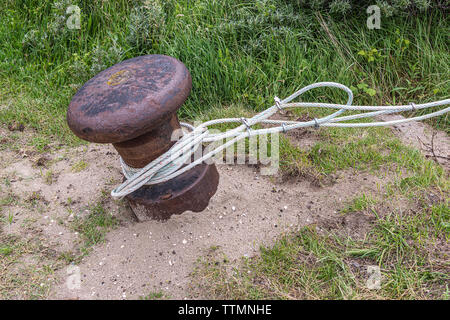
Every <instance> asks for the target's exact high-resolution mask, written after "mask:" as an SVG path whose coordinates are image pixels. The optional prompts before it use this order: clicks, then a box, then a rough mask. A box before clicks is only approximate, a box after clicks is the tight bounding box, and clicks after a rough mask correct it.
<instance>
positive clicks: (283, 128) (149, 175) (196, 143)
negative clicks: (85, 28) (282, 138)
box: [111, 82, 450, 198]
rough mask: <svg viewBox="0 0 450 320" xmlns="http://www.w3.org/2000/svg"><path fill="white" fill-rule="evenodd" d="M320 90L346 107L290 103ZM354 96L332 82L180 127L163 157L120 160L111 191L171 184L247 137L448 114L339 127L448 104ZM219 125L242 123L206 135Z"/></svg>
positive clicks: (371, 124)
mask: <svg viewBox="0 0 450 320" xmlns="http://www.w3.org/2000/svg"><path fill="white" fill-rule="evenodd" d="M320 87H331V88H338V89H341V90H344V91H345V92H347V95H348V99H347V103H346V104H345V105H342V104H332V103H317V102H293V103H292V102H291V101H292V100H294V99H295V98H297V97H298V96H300V95H301V94H303V93H305V92H307V91H309V90H311V89H314V88H320ZM352 102H353V93H352V91H351V90H350V88H348V87H346V86H344V85H342V84H339V83H335V82H318V83H314V84H311V85H308V86H306V87H304V88H302V89H300V90H298V91H296V92H295V93H293V94H292V95H290V96H289V97H287V98H285V99H283V100H280V99H279V98H278V97H275V104H274V105H273V106H271V107H270V108H268V109H266V110H264V111H262V112H260V113H258V114H256V115H255V116H253V117H252V118H223V119H215V120H210V121H207V122H204V123H202V124H201V125H199V126H197V127H193V126H191V125H190V124H187V123H181V125H182V126H183V127H185V128H187V129H188V130H189V132H188V133H186V134H184V135H183V136H182V137H181V139H180V140H178V141H177V142H176V143H175V144H174V145H173V146H172V147H171V148H170V149H169V150H168V151H167V152H166V153H164V154H162V155H161V156H159V157H158V158H156V159H155V160H153V161H152V162H150V163H149V164H147V165H146V166H145V167H143V168H132V167H130V166H128V165H127V164H126V163H125V162H124V161H123V160H122V158H121V159H120V163H121V165H122V171H123V173H124V175H125V177H126V179H127V180H126V181H125V182H124V183H122V184H121V185H120V186H118V187H117V188H115V189H114V190H112V191H111V195H112V196H113V197H114V198H122V197H124V196H126V195H128V194H130V193H132V192H134V191H136V190H138V189H139V188H140V187H142V186H143V185H152V184H158V183H161V182H165V181H168V180H171V179H173V178H175V177H177V176H178V175H180V174H182V173H184V172H186V171H188V170H190V169H192V168H193V167H195V166H197V165H198V164H200V163H202V162H204V161H206V160H208V159H210V158H211V157H213V156H214V155H215V154H217V153H219V152H221V151H222V150H224V149H225V148H227V147H228V146H230V145H233V144H234V143H236V142H237V141H239V140H241V139H244V138H246V137H250V136H254V135H263V134H270V133H275V132H287V131H289V130H293V129H297V128H304V127H316V128H318V127H321V126H323V127H345V128H359V127H376V126H390V125H395V124H399V123H404V122H408V121H420V120H425V119H429V118H432V117H436V116H440V115H443V114H445V113H447V112H449V110H450V107H447V108H445V109H442V110H439V111H435V112H432V113H429V114H425V115H422V116H416V117H412V118H406V119H400V120H392V121H386V122H365V123H342V122H343V121H350V120H355V119H361V118H368V117H375V116H379V115H385V114H391V113H397V112H402V111H417V110H420V109H425V108H431V107H437V106H443V105H448V104H450V99H445V100H440V101H435V102H429V103H424V104H415V103H410V104H408V105H402V106H353V105H352ZM300 107H302V108H330V109H338V111H336V112H334V113H332V114H330V115H328V116H326V117H323V118H318V119H316V118H315V119H314V120H312V121H305V122H301V121H285V120H271V119H269V118H270V117H271V116H272V115H274V114H275V113H277V112H278V111H280V110H283V109H287V108H300ZM346 110H351V111H370V112H366V113H359V114H354V115H349V116H340V115H341V114H342V113H344V112H345V111H346ZM220 123H242V124H241V125H240V126H238V127H236V128H234V129H231V130H229V131H227V132H224V133H216V134H212V133H209V131H208V127H209V126H212V125H215V124H220ZM255 124H269V125H277V126H273V127H270V128H264V129H252V126H254V125H255ZM227 138H231V139H230V140H228V141H226V143H223V144H222V145H220V146H218V147H217V148H215V149H214V150H211V151H209V152H207V153H206V154H204V155H203V156H202V157H200V158H198V159H195V161H193V162H191V163H189V164H187V165H185V166H183V165H184V164H185V163H186V161H187V160H188V159H190V158H191V156H192V154H194V153H195V151H196V150H197V149H198V148H199V147H200V146H201V145H202V144H203V143H211V142H216V141H219V140H222V141H223V139H227Z"/></svg>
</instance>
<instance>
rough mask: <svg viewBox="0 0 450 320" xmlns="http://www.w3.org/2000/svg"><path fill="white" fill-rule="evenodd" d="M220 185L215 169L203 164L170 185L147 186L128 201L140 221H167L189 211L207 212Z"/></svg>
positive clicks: (168, 183) (166, 183)
mask: <svg viewBox="0 0 450 320" xmlns="http://www.w3.org/2000/svg"><path fill="white" fill-rule="evenodd" d="M218 184H219V173H218V172H217V169H216V166H215V165H207V164H204V163H203V164H201V165H198V166H196V167H195V168H193V169H191V170H189V171H187V172H185V173H183V174H181V175H179V176H178V177H176V178H174V179H172V180H170V181H168V182H165V183H159V184H156V185H152V186H144V187H142V188H140V189H139V190H137V191H135V192H133V193H131V194H129V195H128V196H126V198H127V199H128V201H129V203H130V206H131V208H132V209H133V211H134V213H135V214H136V217H137V218H138V220H139V221H146V220H167V219H169V218H170V216H172V215H174V214H181V213H183V212H184V211H187V210H190V211H194V212H200V211H203V210H205V208H206V207H207V206H208V203H209V199H210V198H211V197H212V196H213V195H214V194H215V193H216V190H217V185H218Z"/></svg>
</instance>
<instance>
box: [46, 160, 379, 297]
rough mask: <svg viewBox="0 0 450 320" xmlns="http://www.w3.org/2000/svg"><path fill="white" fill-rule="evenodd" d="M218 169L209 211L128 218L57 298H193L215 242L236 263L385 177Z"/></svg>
mask: <svg viewBox="0 0 450 320" xmlns="http://www.w3.org/2000/svg"><path fill="white" fill-rule="evenodd" d="M219 173H220V183H219V188H218V191H217V193H216V195H215V196H214V197H213V198H212V199H211V202H210V205H209V206H208V208H207V209H206V210H205V211H203V212H201V213H193V212H185V213H183V214H182V215H180V216H173V217H172V218H171V219H170V220H168V221H166V222H158V221H148V222H142V223H136V222H134V221H131V220H128V221H127V222H126V224H125V225H123V226H121V227H120V228H118V229H116V230H114V231H112V232H110V233H109V234H108V235H107V241H106V242H105V243H104V244H103V245H100V246H98V247H96V249H95V250H94V252H93V253H92V254H91V255H89V256H88V257H87V258H85V260H84V261H83V262H82V263H81V264H80V265H79V267H80V269H81V274H82V275H81V277H82V285H81V288H80V289H79V290H69V289H68V288H67V287H66V285H65V283H63V282H61V283H60V284H59V285H58V286H57V287H55V289H54V291H53V294H52V297H53V298H64V299H73V298H79V299H92V298H95V299H123V298H138V297H139V296H144V295H146V294H148V293H150V292H155V291H163V292H164V293H166V294H168V295H169V296H170V297H171V298H176V299H183V298H188V297H190V292H189V291H188V287H189V283H190V281H191V280H190V277H189V275H190V273H191V272H192V271H193V268H194V264H195V262H196V261H197V259H198V258H200V257H201V256H202V255H203V253H204V252H205V251H206V250H207V249H209V248H210V247H212V246H218V247H220V248H221V250H222V251H223V252H224V253H225V254H226V255H227V257H228V258H229V259H231V260H232V261H233V260H235V259H239V258H240V257H242V256H252V255H255V254H257V252H258V249H259V247H260V246H261V245H270V244H272V243H273V242H274V241H275V239H276V238H277V237H278V236H280V235H281V234H283V233H285V232H289V231H293V230H297V229H298V228H300V227H302V226H304V225H307V224H311V223H314V222H316V221H319V220H321V219H323V218H324V217H331V216H337V215H339V214H338V213H337V212H336V210H337V208H340V207H342V202H343V201H346V200H349V199H351V198H352V197H354V196H355V194H357V193H359V192H361V191H363V190H367V191H369V190H372V191H375V190H377V185H380V184H381V183H382V179H381V178H377V177H373V176H371V175H369V174H364V173H359V174H354V173H352V172H346V173H344V174H342V175H341V177H340V178H338V181H337V183H336V184H334V185H333V186H330V187H326V188H315V187H312V186H311V184H310V182H309V181H298V182H297V183H290V184H289V185H280V184H277V183H274V182H273V179H271V177H266V176H260V175H259V174H258V173H257V172H255V171H254V169H252V168H250V167H246V166H220V167H219ZM90 179H91V180H93V177H91V178H90ZM64 278H65V274H64V272H63V271H62V272H61V279H62V280H63V279H64Z"/></svg>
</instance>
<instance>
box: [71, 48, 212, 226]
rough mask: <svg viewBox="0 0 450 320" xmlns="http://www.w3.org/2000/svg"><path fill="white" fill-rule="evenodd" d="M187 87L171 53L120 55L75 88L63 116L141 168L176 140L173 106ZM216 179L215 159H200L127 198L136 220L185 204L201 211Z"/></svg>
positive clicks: (176, 209)
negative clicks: (123, 57)
mask: <svg viewBox="0 0 450 320" xmlns="http://www.w3.org/2000/svg"><path fill="white" fill-rule="evenodd" d="M191 88H192V78H191V75H190V73H189V71H188V69H187V68H186V66H185V65H184V64H183V63H181V62H180V61H178V60H177V59H175V58H172V57H168V56H164V55H147V56H140V57H136V58H133V59H129V60H125V61H123V62H121V63H118V64H116V65H114V66H112V67H110V68H108V69H106V70H104V71H102V72H100V73H99V74H97V75H96V76H95V77H94V78H92V79H90V80H89V81H88V82H86V83H85V84H84V86H83V87H82V88H81V89H80V90H78V92H77V93H76V94H75V95H74V96H73V98H72V101H71V102H70V105H69V108H68V111H67V122H68V124H69V127H70V129H71V130H72V131H73V132H74V133H75V135H77V136H78V137H80V138H81V139H84V140H87V141H90V142H97V143H112V144H113V146H114V148H115V149H116V150H117V152H118V153H119V154H120V156H121V157H122V159H123V161H124V162H125V163H126V164H127V165H128V166H130V167H133V168H142V167H144V166H145V165H146V164H148V163H149V162H151V161H152V160H154V159H156V158H157V157H158V156H160V155H161V154H163V153H165V152H166V151H167V150H169V148H170V147H171V146H172V145H173V144H174V143H175V141H172V133H173V131H174V130H177V129H180V123H179V121H178V117H177V113H176V111H177V110H178V108H180V107H181V105H182V104H183V103H184V101H185V100H186V98H187V97H188V95H189V93H190V91H191ZM218 183H219V174H218V172H217V169H216V167H215V165H214V164H205V163H202V164H199V165H197V166H196V167H194V168H192V169H191V170H189V171H187V172H185V173H183V174H181V175H179V176H177V177H175V178H174V179H172V180H169V181H167V182H163V183H159V184H155V185H145V186H143V187H141V188H140V189H138V190H137V191H135V192H133V193H131V194H129V195H127V196H126V198H127V199H128V201H129V203H130V206H131V208H132V209H133V212H134V213H135V215H136V217H137V218H138V220H140V221H144V220H149V219H156V220H165V219H168V218H169V217H170V216H171V215H173V214H181V213H182V212H184V211H187V210H191V211H194V212H200V211H203V210H204V209H205V208H206V206H207V205H208V203H209V199H210V198H211V197H212V196H213V195H214V193H215V192H216V190H217V185H218Z"/></svg>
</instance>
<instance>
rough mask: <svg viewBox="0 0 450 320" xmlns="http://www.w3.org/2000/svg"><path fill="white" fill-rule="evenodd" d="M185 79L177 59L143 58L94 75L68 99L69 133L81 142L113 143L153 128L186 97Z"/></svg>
mask: <svg viewBox="0 0 450 320" xmlns="http://www.w3.org/2000/svg"><path fill="white" fill-rule="evenodd" d="M191 87H192V79H191V75H190V73H189V71H188V69H187V68H186V66H185V65H184V64H183V63H182V62H180V61H179V60H177V59H175V58H172V57H168V56H164V55H147V56H140V57H136V58H133V59H129V60H125V61H123V62H121V63H118V64H116V65H114V66H112V67H110V68H108V69H106V70H104V71H102V72H100V73H99V74H97V75H96V76H95V77H94V78H92V79H90V80H89V81H88V82H86V83H85V84H84V86H83V87H82V88H80V90H78V92H77V93H76V94H75V95H74V96H73V98H72V101H71V102H70V105H69V109H68V110H67V122H68V124H69V127H70V129H71V130H72V131H73V132H74V133H75V134H76V135H77V136H78V137H80V138H81V139H84V140H88V141H91V142H99V143H117V142H122V141H126V140H130V139H133V138H136V137H138V136H140V135H142V134H144V133H146V132H148V131H150V130H152V129H154V128H155V127H157V126H158V125H159V124H160V122H161V121H165V120H166V119H168V117H169V116H170V115H171V114H173V113H174V112H176V110H177V109H178V108H179V107H180V106H181V105H182V104H183V102H184V101H185V100H186V98H187V97H188V95H189V93H190V91H191Z"/></svg>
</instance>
